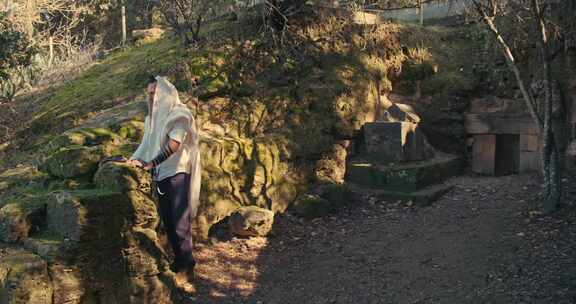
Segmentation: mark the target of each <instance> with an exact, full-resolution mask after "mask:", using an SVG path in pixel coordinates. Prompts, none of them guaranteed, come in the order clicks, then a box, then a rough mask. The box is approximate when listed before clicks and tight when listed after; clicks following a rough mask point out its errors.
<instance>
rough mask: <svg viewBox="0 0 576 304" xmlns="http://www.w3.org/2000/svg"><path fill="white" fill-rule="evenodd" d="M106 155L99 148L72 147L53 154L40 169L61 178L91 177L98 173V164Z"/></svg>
mask: <svg viewBox="0 0 576 304" xmlns="http://www.w3.org/2000/svg"><path fill="white" fill-rule="evenodd" d="M104 155H105V152H104V151H103V149H102V148H101V147H99V146H96V147H85V146H71V147H68V148H65V149H62V150H60V151H58V152H56V153H54V154H52V155H51V156H50V157H48V158H47V159H46V160H45V161H44V163H43V164H42V165H41V167H40V168H41V169H42V170H43V171H46V172H48V173H49V174H51V175H53V176H56V177H59V178H72V177H79V176H86V175H91V174H93V173H94V172H96V169H97V167H98V162H99V161H100V159H101V158H102V157H103V156H104Z"/></svg>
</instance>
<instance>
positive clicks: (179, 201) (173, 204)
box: [156, 173, 195, 271]
mask: <svg viewBox="0 0 576 304" xmlns="http://www.w3.org/2000/svg"><path fill="white" fill-rule="evenodd" d="M156 186H157V187H158V188H157V189H156V191H157V192H156V193H157V194H158V205H159V209H160V217H161V219H162V222H163V223H164V226H165V227H166V232H167V234H168V240H169V241H170V245H171V246H172V250H173V251H174V256H175V259H174V267H175V271H184V270H186V269H187V268H189V267H193V266H194V264H195V262H194V257H193V256H192V231H191V228H190V224H191V218H190V207H189V206H188V191H189V187H190V174H187V173H178V174H176V175H174V176H170V177H167V178H165V179H163V180H161V181H158V182H156Z"/></svg>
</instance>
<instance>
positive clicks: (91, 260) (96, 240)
mask: <svg viewBox="0 0 576 304" xmlns="http://www.w3.org/2000/svg"><path fill="white" fill-rule="evenodd" d="M47 221H48V230H49V232H50V234H51V235H55V236H58V237H59V238H61V239H63V240H64V243H65V245H64V247H65V249H64V251H65V252H64V253H63V254H62V256H61V257H60V259H63V260H64V261H68V263H70V261H73V264H72V265H73V266H74V267H77V268H78V269H81V273H80V274H78V275H79V276H80V277H81V280H82V282H83V285H82V286H84V288H85V290H86V293H88V294H87V295H86V296H87V297H92V298H94V299H95V300H96V302H100V303H110V301H113V302H114V303H172V299H171V292H172V291H171V290H172V289H173V287H174V286H173V280H172V279H171V278H172V276H171V275H170V273H171V272H170V270H169V267H168V265H169V262H168V260H167V256H168V255H167V254H166V252H164V249H163V248H162V246H161V244H160V241H159V237H158V234H157V232H156V229H157V228H158V224H159V217H158V213H157V209H156V206H155V204H154V201H153V200H152V199H151V198H150V197H149V196H148V195H147V194H145V193H143V192H141V191H139V190H128V189H126V190H124V191H122V192H118V191H115V190H110V189H93V190H78V191H69V192H59V193H55V194H54V195H53V198H52V200H50V201H49V202H48V219H47ZM76 279H77V275H75V277H71V278H69V280H67V281H66V282H62V283H61V285H60V286H61V288H67V287H66V286H69V287H70V288H75V287H74V286H76V283H75V280H76ZM82 292H83V291H82V290H77V293H78V294H79V293H82ZM151 295H153V296H151Z"/></svg>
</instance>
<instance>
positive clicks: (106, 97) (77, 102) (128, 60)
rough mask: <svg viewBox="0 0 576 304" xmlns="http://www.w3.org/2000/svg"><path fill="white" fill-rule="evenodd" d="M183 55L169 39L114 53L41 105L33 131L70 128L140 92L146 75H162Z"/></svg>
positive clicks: (61, 88) (57, 90)
mask: <svg viewBox="0 0 576 304" xmlns="http://www.w3.org/2000/svg"><path fill="white" fill-rule="evenodd" d="M182 55H183V50H182V49H181V47H180V45H179V43H178V42H177V41H174V40H170V39H169V38H165V39H161V40H159V41H158V42H156V43H152V44H147V45H144V46H141V47H133V48H129V49H126V50H121V51H117V52H116V53H113V54H112V55H110V56H108V57H107V58H106V59H104V60H103V61H102V62H99V63H98V64H96V65H94V66H93V67H91V68H90V69H88V71H86V72H85V73H84V74H83V75H82V76H81V77H80V78H78V79H76V80H74V81H72V82H70V83H68V84H65V85H63V86H61V87H59V88H58V89H56V91H55V92H54V94H53V95H52V96H51V97H50V98H49V99H48V100H47V101H46V102H44V103H43V104H42V106H41V110H40V111H38V112H36V113H35V115H34V117H33V122H32V128H33V129H34V130H36V131H41V129H43V128H46V127H48V130H42V131H44V132H46V131H50V129H51V128H50V127H52V126H56V124H57V125H58V127H62V125H68V126H71V125H74V123H75V120H77V119H79V118H82V117H83V116H84V115H86V114H87V113H89V112H91V111H96V110H101V109H105V108H109V107H111V106H113V105H115V104H116V103H118V102H119V99H120V100H121V99H122V98H126V97H130V96H136V95H140V94H142V93H143V91H144V88H145V83H146V79H147V77H148V75H149V74H151V73H155V74H160V75H163V74H166V72H167V71H168V70H169V68H170V67H171V66H172V65H174V64H175V63H176V62H177V60H178V59H179V58H181V57H182Z"/></svg>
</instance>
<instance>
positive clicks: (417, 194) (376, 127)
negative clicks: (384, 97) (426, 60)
mask: <svg viewBox="0 0 576 304" xmlns="http://www.w3.org/2000/svg"><path fill="white" fill-rule="evenodd" d="M419 124H420V117H419V116H418V115H417V114H416V113H415V111H414V109H413V108H412V107H411V106H409V105H406V104H399V103H395V104H390V105H389V106H388V108H387V109H386V111H385V112H384V113H383V114H382V115H381V117H380V119H379V120H378V121H376V122H371V123H366V124H365V125H364V127H363V128H362V132H361V137H360V140H359V144H358V149H357V150H358V151H357V152H358V153H357V155H355V156H354V157H352V158H351V159H349V161H348V167H347V172H346V179H347V181H348V182H349V183H351V184H352V185H353V186H354V187H360V188H362V189H366V190H367V191H374V192H375V193H376V194H377V195H378V196H379V197H380V198H381V199H382V200H386V201H390V200H402V201H411V202H413V203H415V204H418V205H427V204H429V203H430V202H432V201H434V200H436V199H437V198H439V197H440V196H441V195H443V194H444V193H445V192H447V191H448V190H449V189H450V186H447V185H444V184H442V182H443V181H444V180H445V179H447V178H448V177H451V176H454V175H457V174H458V173H459V172H460V171H461V167H462V162H461V160H460V159H459V158H458V157H456V156H453V155H448V154H444V153H439V152H436V151H434V149H433V148H432V147H431V146H430V145H429V144H428V142H427V140H426V137H425V135H424V133H423V132H422V130H421V128H420V126H419Z"/></svg>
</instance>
